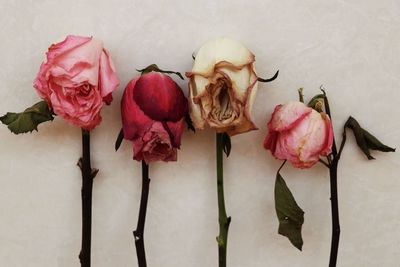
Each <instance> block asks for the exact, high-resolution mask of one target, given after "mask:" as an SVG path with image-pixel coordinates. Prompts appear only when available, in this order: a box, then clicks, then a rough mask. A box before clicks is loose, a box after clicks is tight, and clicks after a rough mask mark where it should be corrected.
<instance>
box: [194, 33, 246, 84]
mask: <svg viewBox="0 0 400 267" xmlns="http://www.w3.org/2000/svg"><path fill="white" fill-rule="evenodd" d="M253 61H254V55H253V54H252V53H251V52H250V50H248V49H247V48H246V47H245V46H243V45H242V44H241V43H239V42H236V41H234V40H232V39H229V38H218V39H215V40H212V41H209V42H207V43H205V44H204V45H203V46H202V47H201V48H200V49H199V51H198V53H197V54H196V59H195V61H194V65H193V69H192V73H197V74H200V75H203V76H206V77H207V76H210V75H212V73H213V72H214V66H215V65H216V64H218V63H221V64H223V63H224V62H227V63H229V64H232V65H233V66H235V67H237V68H241V67H243V66H245V65H247V64H249V63H251V62H253Z"/></svg>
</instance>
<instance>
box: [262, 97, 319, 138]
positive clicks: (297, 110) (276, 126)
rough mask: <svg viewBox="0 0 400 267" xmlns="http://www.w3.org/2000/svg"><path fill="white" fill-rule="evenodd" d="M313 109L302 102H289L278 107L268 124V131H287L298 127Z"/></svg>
mask: <svg viewBox="0 0 400 267" xmlns="http://www.w3.org/2000/svg"><path fill="white" fill-rule="evenodd" d="M311 111H312V108H310V107H307V106H306V105H305V104H304V103H301V102H289V103H287V104H285V105H278V106H276V107H275V110H274V112H273V114H272V117H271V120H270V121H269V122H268V129H270V130H274V131H278V132H281V131H286V130H288V129H291V128H292V127H294V126H296V124H297V123H299V122H300V121H301V120H302V119H303V118H304V117H305V116H307V115H308V114H310V112H311Z"/></svg>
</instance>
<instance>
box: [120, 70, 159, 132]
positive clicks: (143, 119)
mask: <svg viewBox="0 0 400 267" xmlns="http://www.w3.org/2000/svg"><path fill="white" fill-rule="evenodd" d="M139 78H140V77H138V78H135V79H133V80H131V81H130V82H129V83H128V85H127V86H126V88H125V91H124V94H123V96H122V101H121V117H122V126H123V130H124V138H125V139H128V140H133V139H135V138H137V137H140V136H143V135H144V133H145V132H147V131H148V130H149V129H150V127H151V126H152V124H153V120H152V119H150V118H149V117H148V116H146V114H144V112H143V111H142V110H141V109H140V107H139V106H138V105H137V104H136V102H135V101H134V97H133V95H134V90H135V85H136V82H137V81H138V80H139Z"/></svg>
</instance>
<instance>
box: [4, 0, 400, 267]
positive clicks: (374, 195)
mask: <svg viewBox="0 0 400 267" xmlns="http://www.w3.org/2000/svg"><path fill="white" fill-rule="evenodd" d="M399 15H400V3H399V1H397V0H382V1H375V0H368V1H366V0H359V1H357V0H335V1H321V0H302V1H297V0H280V1H272V0H270V1H266V0H257V1H255V0H253V1H232V0H224V1H166V0H152V1H129V0H125V1H109V2H106V1H98V0H91V1H63V2H61V1H54V0H31V1H22V0H20V1H14V0H1V2H0V81H1V82H0V99H2V101H1V103H2V104H1V106H0V113H1V114H3V113H5V112H7V111H20V110H23V109H24V108H25V107H27V106H29V105H31V104H32V103H34V102H36V101H38V100H39V98H38V96H37V95H36V93H35V91H34V90H33V88H32V80H33V79H34V77H35V74H36V72H37V70H38V68H39V64H40V63H41V61H42V59H43V57H44V52H45V51H46V49H47V47H48V46H49V44H50V43H52V42H55V41H57V40H60V39H62V38H63V37H64V36H65V35H66V34H69V33H74V34H80V35H93V36H96V37H97V38H100V39H102V40H104V43H105V46H106V47H107V49H109V50H110V52H111V55H112V58H113V60H114V62H115V65H116V67H117V70H118V73H119V76H120V78H121V86H120V87H119V89H118V91H117V92H116V93H115V94H114V102H113V103H112V105H111V106H109V107H106V108H105V109H103V112H102V114H103V119H104V120H103V123H102V124H101V125H100V126H99V127H97V128H96V129H95V131H93V133H92V153H93V157H92V158H93V159H92V161H93V162H92V164H93V166H94V167H98V168H100V172H99V174H98V176H97V177H96V179H95V182H94V192H93V246H92V258H93V260H92V262H93V266H94V267H108V266H112V267H124V266H136V255H135V249H134V242H133V237H132V230H133V229H134V227H135V225H136V219H137V213H138V203H139V198H140V187H141V176H140V174H141V172H140V164H139V163H137V162H135V161H133V160H132V150H131V145H130V144H129V143H128V142H124V143H123V146H122V147H121V149H120V151H118V152H117V153H116V152H115V151H114V141H115V138H116V136H117V134H118V131H119V129H120V127H121V121H120V116H119V101H120V99H121V94H122V90H123V87H124V85H125V84H126V83H127V82H128V81H129V80H130V79H131V78H132V77H133V76H134V75H137V73H136V72H135V68H142V67H145V66H146V65H148V64H150V63H158V64H159V66H160V67H162V68H166V69H173V70H177V71H181V72H184V71H187V70H190V68H191V64H192V59H191V55H192V52H194V51H196V50H197V49H198V48H199V47H200V45H201V44H202V43H204V42H205V41H207V40H209V39H211V38H214V37H217V36H221V35H224V36H229V37H232V38H234V39H237V40H239V41H241V42H243V43H244V44H245V45H246V46H247V47H249V48H250V49H251V50H252V51H253V52H254V53H255V55H256V59H257V62H256V64H257V70H258V73H259V74H260V76H265V77H270V76H271V75H272V74H273V73H274V72H275V71H276V70H277V69H279V70H280V76H279V79H278V80H276V81H275V82H273V83H270V84H262V85H260V90H259V93H258V96H257V99H256V102H255V105H254V110H253V115H254V120H255V122H256V124H257V125H258V126H259V128H260V129H259V130H258V131H253V132H251V133H247V134H243V135H241V136H237V137H234V138H233V139H232V142H233V149H232V155H231V156H230V158H229V160H227V161H225V174H226V175H225V179H226V202H227V210H228V214H229V215H231V216H232V218H233V220H232V224H231V228H230V235H229V252H228V254H229V256H228V264H229V266H230V267H265V266H272V267H280V266H283V267H293V266H294V267H296V266H302V267H320V266H327V263H328V258H329V249H330V235H331V216H330V202H329V177H328V172H327V170H326V169H325V168H324V167H323V166H322V165H321V166H320V165H318V166H316V167H314V168H312V169H310V170H295V169H293V168H292V167H291V166H290V165H287V166H286V167H285V168H284V170H283V171H282V174H283V176H284V177H285V178H286V181H287V183H288V185H289V186H290V188H291V189H292V191H293V193H294V195H295V197H296V199H297V201H298V203H299V205H300V206H301V207H302V208H303V209H304V211H305V224H304V228H303V237H304V248H303V252H299V251H298V250H296V249H295V248H294V247H292V246H291V244H290V243H289V242H288V240H287V239H286V238H284V237H282V236H280V235H278V234H277V227H278V221H277V219H276V215H275V210H274V198H273V187H274V181H275V173H276V170H277V168H278V167H279V165H280V164H281V162H279V161H277V160H274V159H273V158H272V156H271V155H270V153H269V152H268V151H265V150H264V149H263V147H262V142H263V139H264V136H265V135H266V122H267V119H268V118H269V114H270V113H271V111H272V110H273V107H274V106H275V105H276V104H278V103H284V102H286V101H290V100H296V99H297V91H296V90H297V88H299V87H301V86H303V87H305V94H306V97H311V96H312V95H314V94H317V93H319V91H318V88H319V86H320V85H321V84H323V85H324V86H325V88H326V90H327V92H328V94H329V97H330V100H331V106H332V110H333V120H334V124H335V125H334V126H335V133H336V135H337V138H338V139H339V138H340V135H341V131H342V125H343V123H344V122H345V120H346V119H347V117H348V116H349V115H350V114H351V115H353V116H354V117H356V118H357V119H358V120H359V121H360V123H362V125H363V126H365V127H366V128H367V129H369V130H370V131H371V132H372V133H374V134H375V135H376V136H378V137H379V138H380V139H381V140H382V141H384V142H385V143H387V144H389V145H392V146H395V147H398V146H399V141H400V138H399V135H400V121H399V116H400V110H399V101H400V93H399V92H400V60H399V55H400V16H399ZM178 82H179V84H180V85H181V86H182V88H183V89H184V90H185V92H186V91H187V88H186V81H185V82H183V81H178ZM0 140H1V153H0V174H1V178H0V266H6V267H13V266H17V267H19V266H60V267H70V266H78V265H79V264H78V258H77V256H78V253H79V249H80V235H81V202H80V186H81V178H80V171H79V169H78V167H76V165H75V164H76V162H77V160H78V158H79V156H80V154H81V140H80V130H79V129H78V128H77V127H73V126H71V125H68V124H67V123H65V122H64V121H63V120H62V119H61V118H56V119H55V121H54V122H53V123H46V124H43V125H41V126H40V127H39V132H38V133H36V132H35V133H33V134H25V135H20V136H15V135H13V134H11V133H10V132H9V131H8V129H7V128H5V127H3V126H2V127H0ZM214 146H215V144H214V133H213V132H212V131H211V130H205V131H198V132H197V133H196V134H193V133H191V132H188V131H186V132H185V134H184V136H183V141H182V149H181V150H180V151H179V156H178V157H179V161H178V162H176V163H168V164H166V163H157V164H152V165H151V167H150V174H151V178H152V182H151V192H150V199H149V207H148V216H147V224H146V234H145V235H146V248H147V256H148V263H149V266H150V267H209V266H217V245H216V242H215V237H216V235H217V233H218V224H217V199H216V196H217V195H216V178H215V154H214V151H215V148H214ZM373 155H374V156H376V158H377V160H375V161H367V160H366V158H365V157H364V155H363V154H362V153H361V152H360V151H359V150H358V148H357V147H356V145H355V141H354V138H353V136H351V137H350V138H349V140H348V144H347V145H346V147H345V150H344V153H343V157H342V161H341V162H340V167H339V203H340V218H341V225H342V235H341V242H340V249H339V258H338V266H342V267H363V266H368V267H375V266H381V267H383V266H384V267H397V266H400V193H399V192H400V177H399V174H398V173H399V167H400V166H399V160H400V155H399V153H387V154H385V153H374V154H373Z"/></svg>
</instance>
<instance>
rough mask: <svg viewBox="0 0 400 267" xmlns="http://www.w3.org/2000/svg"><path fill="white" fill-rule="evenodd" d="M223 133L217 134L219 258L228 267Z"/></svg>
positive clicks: (229, 219) (227, 219) (223, 266)
mask: <svg viewBox="0 0 400 267" xmlns="http://www.w3.org/2000/svg"><path fill="white" fill-rule="evenodd" d="M222 163H223V133H217V186H218V217H219V219H218V220H219V236H218V237H217V242H218V258H219V267H226V255H227V252H226V251H227V245H228V230H229V224H230V222H231V217H227V215H226V210H225V200H224V174H223V165H222Z"/></svg>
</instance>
